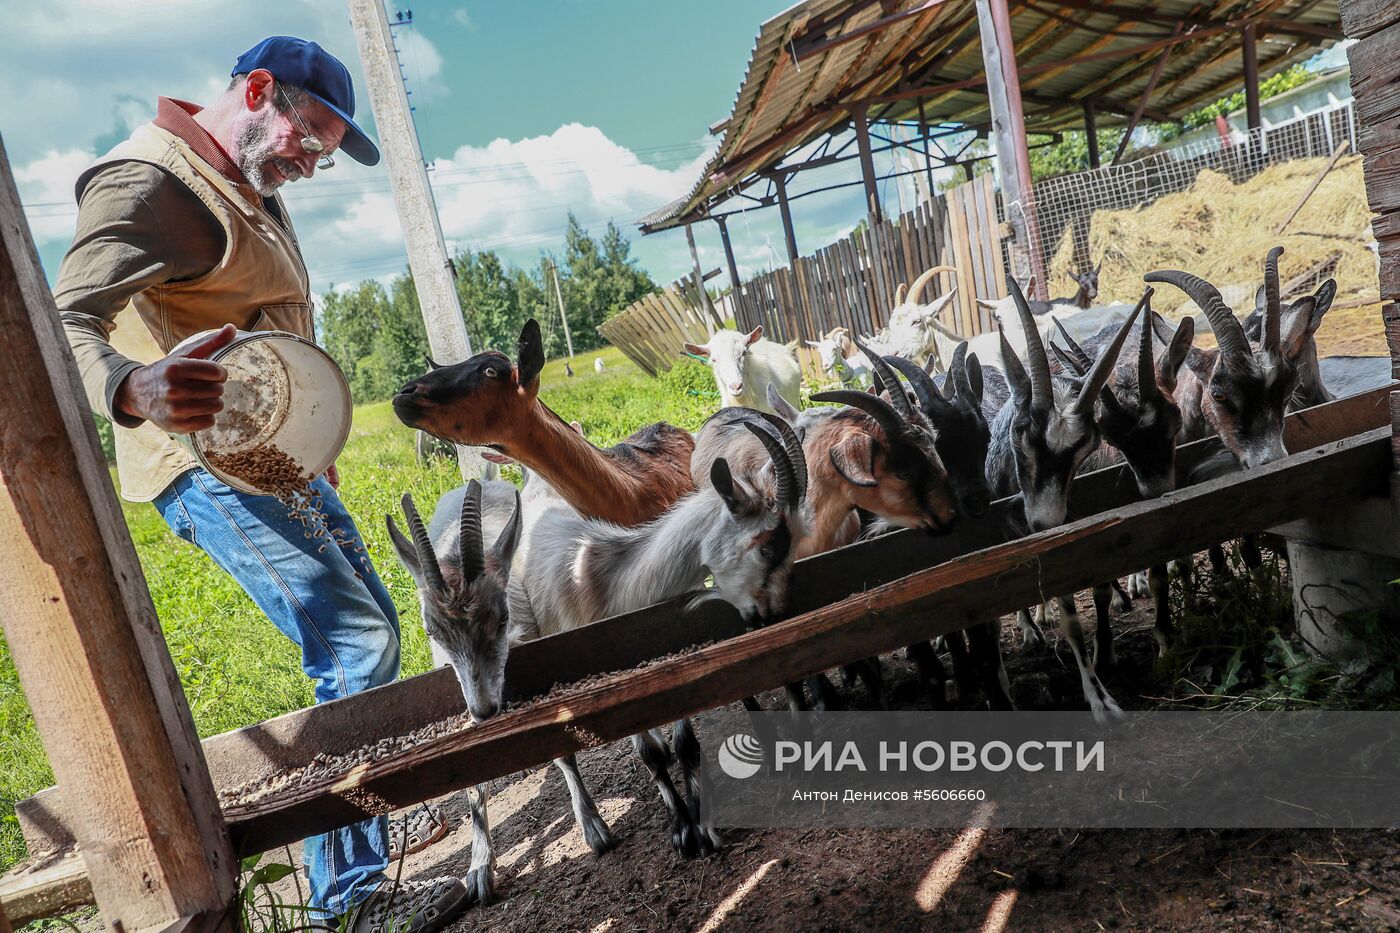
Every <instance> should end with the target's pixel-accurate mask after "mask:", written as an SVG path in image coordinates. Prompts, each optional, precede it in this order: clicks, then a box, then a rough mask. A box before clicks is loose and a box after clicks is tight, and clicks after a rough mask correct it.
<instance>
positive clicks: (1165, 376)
mask: <svg viewBox="0 0 1400 933" xmlns="http://www.w3.org/2000/svg"><path fill="white" fill-rule="evenodd" d="M1195 339H1196V319H1195V318H1193V317H1186V318H1182V319H1181V323H1180V324H1178V325H1176V333H1175V334H1173V335H1172V339H1171V340H1170V341H1168V342H1167V348H1166V349H1165V350H1163V351H1162V356H1161V358H1159V359H1158V360H1157V384H1158V385H1160V386H1161V387H1162V388H1164V389H1166V390H1167V391H1168V392H1174V391H1176V377H1177V373H1178V372H1179V371H1180V370H1181V364H1182V363H1184V362H1186V354H1188V353H1190V352H1191V341H1193V340H1195Z"/></svg>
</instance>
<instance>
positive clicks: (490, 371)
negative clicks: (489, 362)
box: [486, 366, 499, 379]
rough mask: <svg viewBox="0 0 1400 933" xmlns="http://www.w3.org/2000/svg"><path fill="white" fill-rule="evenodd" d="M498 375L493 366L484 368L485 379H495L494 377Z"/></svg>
mask: <svg viewBox="0 0 1400 933" xmlns="http://www.w3.org/2000/svg"><path fill="white" fill-rule="evenodd" d="M498 375H499V373H497V372H496V367H494V366H488V367H486V378H487V379H495V378H496V376H498Z"/></svg>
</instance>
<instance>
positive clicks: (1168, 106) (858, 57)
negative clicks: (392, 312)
mask: <svg viewBox="0 0 1400 933" xmlns="http://www.w3.org/2000/svg"><path fill="white" fill-rule="evenodd" d="M1010 9H1011V27H1012V33H1013V35H1014V37H1015V46H1016V62H1017V68H1018V70H1019V72H1020V76H1021V89H1022V92H1021V93H1022V100H1023V104H1024V112H1025V117H1026V126H1027V129H1028V130H1030V131H1032V132H1036V131H1048V132H1054V131H1057V130H1063V129H1072V128H1073V129H1077V128H1080V127H1081V126H1082V122H1083V114H1084V106H1085V104H1086V103H1092V105H1093V107H1094V109H1095V111H1096V113H1097V114H1098V115H1099V125H1100V126H1106V125H1113V124H1115V123H1118V124H1122V123H1125V122H1126V121H1127V119H1128V117H1129V116H1130V115H1131V114H1132V113H1133V111H1134V109H1135V108H1136V107H1137V104H1138V100H1139V98H1140V97H1141V96H1142V93H1143V90H1144V89H1145V88H1146V87H1147V85H1148V82H1149V81H1150V79H1151V75H1152V72H1153V71H1154V69H1155V68H1156V66H1157V63H1158V59H1159V58H1160V57H1161V56H1162V55H1163V54H1166V56H1167V60H1166V64H1165V66H1164V67H1163V70H1162V74H1161V76H1160V78H1159V80H1158V83H1157V85H1156V87H1155V88H1154V90H1153V93H1152V95H1151V98H1150V101H1149V104H1148V107H1147V110H1146V113H1145V115H1144V119H1145V120H1149V121H1152V120H1156V121H1162V120H1169V119H1173V118H1180V117H1181V116H1182V115H1183V114H1185V113H1187V112H1189V111H1191V110H1193V109H1195V108H1197V107H1200V106H1201V105H1203V104H1206V103H1209V102H1210V101H1212V100H1214V99H1216V98H1218V97H1220V96H1222V95H1223V94H1226V93H1229V92H1230V91H1231V90H1233V89H1236V88H1238V87H1240V86H1241V85H1242V83H1243V72H1244V65H1243V54H1242V52H1241V45H1242V43H1243V27H1244V25H1245V24H1246V23H1254V24H1255V29H1256V33H1257V35H1258V60H1259V73H1260V76H1261V77H1267V76H1268V75H1270V74H1273V73H1275V72H1278V71H1281V70H1283V69H1285V68H1287V67H1289V66H1290V65H1292V64H1294V63H1295V62H1299V61H1302V60H1305V59H1306V58H1308V57H1310V56H1311V55H1313V54H1314V53H1315V52H1316V51H1317V49H1318V47H1320V46H1327V45H1330V44H1332V43H1333V42H1335V41H1337V40H1339V39H1340V38H1341V37H1342V36H1341V29H1340V25H1339V23H1340V18H1339V13H1338V7H1337V0H1236V2H1230V0H1225V2H1219V3H1214V4H1212V3H1210V2H1201V3H1192V2H1188V0H1010ZM861 103H864V104H866V105H868V107H869V111H868V113H869V118H870V119H872V120H882V121H899V120H906V121H907V120H916V119H918V118H919V107H920V103H922V105H923V117H924V119H925V120H926V122H927V123H929V124H931V125H938V124H961V125H965V126H968V127H972V128H984V127H985V126H987V125H988V124H989V122H990V113H989V109H988V101H987V96H986V87H985V78H984V74H983V66H982V51H981V43H980V40H979V35H978V28H977V8H976V3H975V2H974V0H804V2H801V3H798V4H796V5H794V6H792V7H791V8H789V9H788V10H786V11H784V12H783V13H780V14H778V15H777V16H775V17H773V18H772V19H770V20H768V21H767V22H765V23H763V25H762V26H761V27H759V32H758V38H757V39H756V40H755V42H754V49H753V53H752V55H751V56H750V59H749V65H748V69H747V71H746V73H745V75H744V79H743V81H742V82H741V83H740V85H739V90H738V93H737V94H736V96H735V100H734V106H733V109H732V112H731V114H730V116H729V117H728V119H726V120H723V121H721V122H720V123H718V124H716V125H715V126H713V127H711V132H713V133H716V134H717V135H721V141H720V145H719V148H718V149H717V150H716V152H715V154H714V156H713V157H712V158H711V159H710V160H709V162H708V163H707V164H706V166H705V168H704V169H703V171H702V172H701V174H700V177H699V178H698V179H697V180H696V181H695V182H694V184H693V185H692V186H691V188H690V190H689V191H688V192H687V193H686V194H685V195H684V196H683V197H681V198H679V199H677V200H676V201H674V202H672V203H671V204H668V205H666V206H665V207H663V208H661V209H659V210H657V211H655V212H653V213H651V214H650V215H648V216H646V217H644V218H642V219H641V220H640V221H638V223H639V225H640V226H641V228H642V230H643V231H644V232H647V233H650V232H654V231H657V230H664V229H667V228H670V227H674V226H678V225H680V224H684V223H688V222H690V221H693V220H698V219H701V218H703V217H706V216H707V215H708V212H709V209H710V207H711V206H713V205H714V204H716V203H719V202H720V201H723V200H725V199H727V198H728V197H729V196H730V195H731V194H732V193H734V191H735V190H737V189H738V188H741V187H743V186H746V185H747V184H750V183H752V182H754V181H756V180H758V178H759V177H760V176H759V174H758V173H761V172H763V171H766V170H770V169H772V168H774V167H776V166H778V165H779V164H780V163H781V162H782V160H783V158H784V156H786V155H787V154H788V153H789V152H791V151H792V150H794V149H796V148H799V147H802V146H804V145H806V144H809V143H812V142H814V141H816V140H819V139H821V138H822V137H823V136H825V135H827V134H831V133H837V132H840V131H841V130H842V129H843V128H844V127H845V126H846V125H847V123H848V122H849V120H850V108H851V107H852V106H853V105H858V104H861Z"/></svg>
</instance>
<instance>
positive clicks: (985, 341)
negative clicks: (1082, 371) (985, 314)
mask: <svg viewBox="0 0 1400 933" xmlns="http://www.w3.org/2000/svg"><path fill="white" fill-rule="evenodd" d="M1029 303H1030V302H1027V304H1029ZM977 304H978V305H979V306H980V307H982V308H985V309H987V310H988V311H990V312H991V316H992V319H993V320H995V321H996V322H997V324H998V330H999V332H1000V333H1002V334H1005V335H1006V340H1007V343H1008V344H1009V345H1010V346H1011V348H1012V349H1013V350H1015V351H1016V352H1017V353H1020V354H1024V353H1025V352H1026V333H1027V331H1028V330H1029V329H1030V328H1032V327H1033V328H1035V329H1036V330H1037V332H1038V333H1039V335H1040V341H1041V345H1042V346H1044V345H1046V344H1048V343H1049V342H1050V338H1051V336H1052V333H1053V331H1054V330H1055V325H1054V324H1053V323H1051V320H1052V319H1051V318H1050V317H1045V316H1041V317H1040V318H1038V319H1033V320H1035V323H1033V324H1032V325H1029V327H1023V326H1022V324H1021V320H1020V317H1019V316H1018V314H1017V313H1016V303H1015V299H1014V298H1013V297H1012V296H1011V295H1007V296H1006V297H1005V298H998V299H997V300H996V301H987V300H985V299H982V298H979V299H977ZM1051 310H1052V311H1053V319H1054V320H1055V321H1058V322H1059V324H1060V325H1061V327H1062V328H1064V329H1066V330H1068V331H1069V333H1070V334H1072V335H1073V336H1074V339H1075V340H1079V341H1083V340H1087V339H1088V338H1089V337H1091V336H1093V335H1094V334H1096V333H1098V332H1099V331H1101V330H1102V329H1104V328H1105V327H1112V326H1116V325H1120V324H1122V323H1123V322H1124V321H1125V320H1127V317H1128V313H1129V312H1130V311H1131V310H1132V306H1131V305H1126V304H1114V305H1103V306H1101V307H1097V308H1089V309H1087V310H1084V309H1080V308H1078V307H1076V306H1074V305H1070V304H1055V305H1054V307H1053V308H1052V309H1051ZM968 344H969V346H968V349H969V351H970V352H973V353H976V354H977V358H978V359H980V360H981V361H982V366H983V367H984V368H986V367H989V366H995V367H998V368H1002V369H1004V368H1005V364H1004V363H1003V362H1002V359H1001V338H1000V337H999V336H997V333H993V332H988V333H984V334H978V335H977V336H976V337H973V338H971V340H969V341H968Z"/></svg>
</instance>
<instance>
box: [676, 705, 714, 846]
mask: <svg viewBox="0 0 1400 933" xmlns="http://www.w3.org/2000/svg"><path fill="white" fill-rule="evenodd" d="M671 745H672V746H673V747H674V748H675V750H676V761H678V762H680V766H681V778H682V779H683V780H684V782H685V796H686V805H687V806H688V807H689V808H690V820H691V822H692V823H694V824H695V836H696V844H697V849H698V852H699V854H700V855H701V856H702V857H703V856H706V855H713V854H714V853H716V852H718V851H719V850H720V846H721V845H722V843H721V841H720V838H719V833H718V832H716V831H715V828H714V826H713V824H712V822H711V820H710V813H709V812H708V809H707V808H708V806H709V804H708V801H712V800H714V796H713V794H714V785H713V784H711V782H710V774H709V772H708V771H706V770H705V759H704V756H703V755H702V754H701V753H700V741H699V740H698V739H697V738H696V737H695V727H694V726H693V725H692V724H691V722H690V720H689V719H678V720H676V724H675V726H674V727H673V728H672V730H671Z"/></svg>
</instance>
